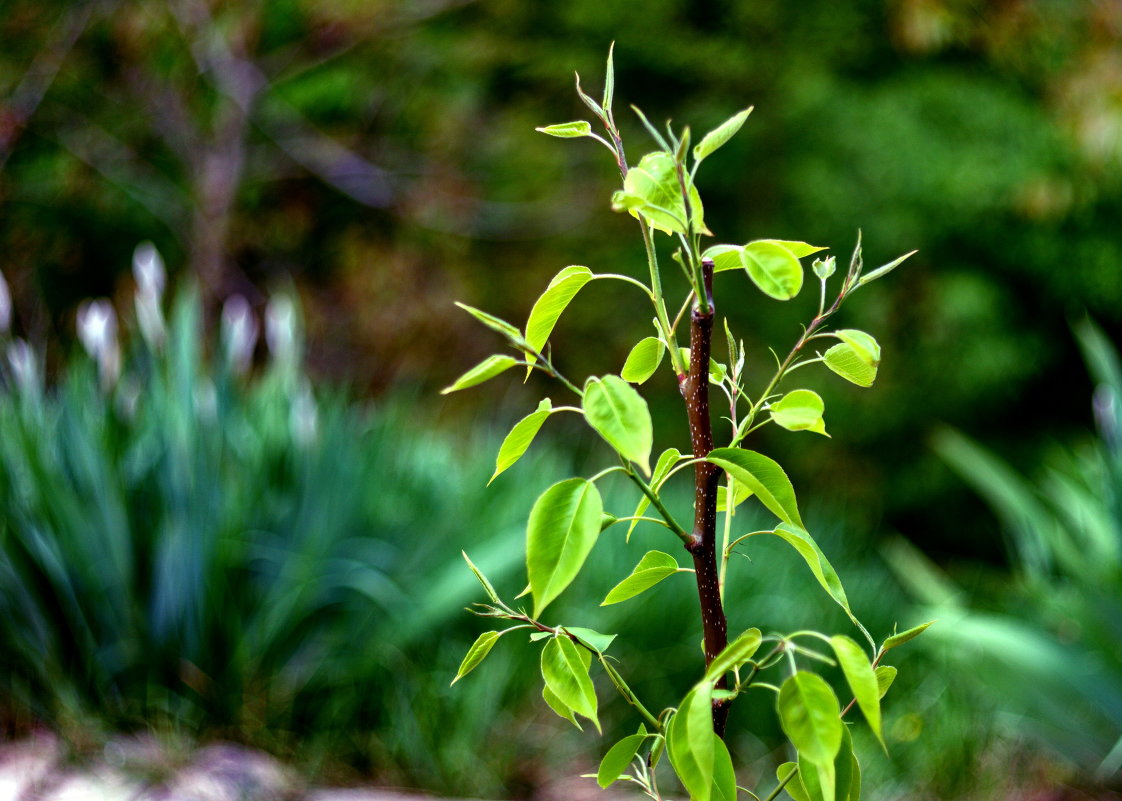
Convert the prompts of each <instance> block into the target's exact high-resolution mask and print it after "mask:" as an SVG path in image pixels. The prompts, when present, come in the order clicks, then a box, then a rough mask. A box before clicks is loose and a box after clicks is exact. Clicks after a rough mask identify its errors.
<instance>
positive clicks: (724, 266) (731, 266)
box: [701, 245, 744, 273]
mask: <svg viewBox="0 0 1122 801" xmlns="http://www.w3.org/2000/svg"><path fill="white" fill-rule="evenodd" d="M741 250H743V246H742V245H711V246H709V247H708V248H706V249H705V251H704V252H703V253H702V254H701V258H702V259H712V261H713V272H714V273H723V272H725V271H726V270H736V269H740V268H741V267H743V266H744V262H742V261H741V260H740V251H741Z"/></svg>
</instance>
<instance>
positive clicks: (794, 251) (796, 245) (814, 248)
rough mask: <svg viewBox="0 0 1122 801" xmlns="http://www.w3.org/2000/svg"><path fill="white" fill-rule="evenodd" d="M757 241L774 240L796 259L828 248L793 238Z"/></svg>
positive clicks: (759, 240) (770, 240)
mask: <svg viewBox="0 0 1122 801" xmlns="http://www.w3.org/2000/svg"><path fill="white" fill-rule="evenodd" d="M756 241H757V242H773V243H774V244H776V245H781V246H783V247H784V248H786V249H787V250H789V251H790V252H791V255H792V256H794V257H795V258H796V259H801V258H803V257H804V256H809V255H811V254H812V253H820V252H821V251H823V250H826V248H825V247H822V246H819V245H809V244H807V243H806V242H797V241H794V240H791V239H758V240H756Z"/></svg>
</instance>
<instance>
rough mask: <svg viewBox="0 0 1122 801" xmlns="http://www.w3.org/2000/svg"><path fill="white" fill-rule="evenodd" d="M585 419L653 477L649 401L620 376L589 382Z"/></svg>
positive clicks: (584, 406) (618, 449) (614, 446)
mask: <svg viewBox="0 0 1122 801" xmlns="http://www.w3.org/2000/svg"><path fill="white" fill-rule="evenodd" d="M582 405H583V408H584V416H585V419H587V420H588V424H589V425H590V426H592V428H593V429H595V430H596V433H598V434H599V435H600V436H602V437H603V438H604V439H605V440H607V442H608V444H609V445H611V446H612V447H613V448H615V449H616V450H617V451H619V453H620V455H621V456H623V458H625V459H627V460H628V461H631V462H634V463H635V464H637V465H639V467H640V469H642V471H643V473H644V474H645V475H650V474H651V463H650V460H651V443H652V441H653V439H654V432H653V429H652V425H651V413H650V410H649V409H648V408H647V402H646V401H645V400H643V397H642V396H641V395H640V394H639V393H638V392H636V391H635V388H634V387H632V386H631V385H630V384H628V383H627V382H626V381H624V380H623V379H622V378H620V377H619V376H617V375H606V376H604V377H603V378H593V379H589V381H588V383H587V384H586V385H585V388H584V398H583V399H582Z"/></svg>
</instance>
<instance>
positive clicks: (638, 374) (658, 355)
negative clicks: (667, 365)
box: [620, 337, 666, 384]
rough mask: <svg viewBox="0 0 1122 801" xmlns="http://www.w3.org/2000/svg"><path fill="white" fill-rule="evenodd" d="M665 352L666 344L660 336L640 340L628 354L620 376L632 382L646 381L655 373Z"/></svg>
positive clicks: (640, 382)
mask: <svg viewBox="0 0 1122 801" xmlns="http://www.w3.org/2000/svg"><path fill="white" fill-rule="evenodd" d="M665 352H666V346H665V345H663V344H662V340H661V339H659V338H658V337H647V338H646V339H641V340H639V343H638V344H637V345H636V346H635V347H633V348H632V349H631V352H630V353H628V354H627V360H626V361H625V362H624V363H623V370H622V371H620V377H621V378H622V379H623V380H624V381H630V382H631V383H632V384H642V383H644V382H645V381H646V380H647V379H648V378H650V377H651V376H652V375H654V373H655V370H657V369H658V366H659V365H660V364H661V363H662V355H663V354H664V353H665Z"/></svg>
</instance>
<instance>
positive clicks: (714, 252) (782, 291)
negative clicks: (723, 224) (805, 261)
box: [701, 239, 821, 300]
mask: <svg viewBox="0 0 1122 801" xmlns="http://www.w3.org/2000/svg"><path fill="white" fill-rule="evenodd" d="M787 244H791V245H794V246H796V247H800V250H806V249H807V248H812V247H813V246H811V245H807V244H806V243H805V242H792V243H787V242H785V241H783V240H779V239H757V240H756V241H754V242H749V243H748V244H747V245H713V246H712V247H709V248H707V249H706V250H705V252H704V253H702V254H701V256H702V258H708V259H712V260H713V271H714V272H717V273H719V272H724V271H725V270H732V269H735V268H738V267H739V268H742V269H743V270H744V271H745V272H747V273H748V277H749V278H751V279H752V283H754V284H755V285H756V286H757V287H759V289H760V291H761V292H763V293H764V294H765V295H767V296H768V297H772V298H775V299H776V300H790V299H791V298H793V297H795V296H796V295H797V294H799V290H800V289H802V286H803V268H802V265H801V264H799V260H798V259H797V258H796V257H795V254H794V253H792V252H791V251H790V250H789V249H788V248H787V246H786V245H787ZM820 249H821V248H816V249H812V250H808V251H807V252H809V253H814V252H815V250H820Z"/></svg>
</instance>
